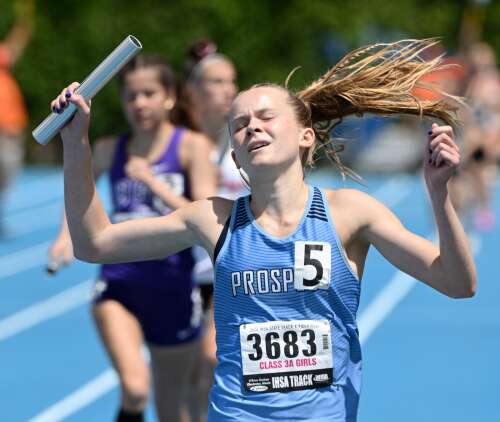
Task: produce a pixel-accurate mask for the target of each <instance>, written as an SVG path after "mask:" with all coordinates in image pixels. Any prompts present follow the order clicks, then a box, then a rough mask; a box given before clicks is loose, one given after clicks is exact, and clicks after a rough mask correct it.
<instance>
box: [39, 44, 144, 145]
mask: <svg viewBox="0 0 500 422" xmlns="http://www.w3.org/2000/svg"><path fill="white" fill-rule="evenodd" d="M141 48H142V45H141V43H140V41H139V40H138V39H137V38H135V37H134V36H132V35H129V36H127V37H126V38H125V39H124V40H123V41H122V43H121V44H120V45H119V46H118V47H116V48H115V49H114V50H113V51H112V52H111V54H110V55H109V56H108V57H106V58H105V59H104V60H103V61H102V62H101V64H99V66H97V67H96V68H95V69H94V71H93V72H92V73H91V74H90V75H89V76H87V78H85V80H84V81H83V82H82V84H81V85H80V86H79V87H78V88H77V89H76V90H75V92H76V93H78V94H80V95H81V96H82V97H83V98H85V100H86V101H88V100H90V99H91V98H92V97H93V96H94V95H96V94H97V93H98V92H99V91H100V89H101V88H102V87H103V86H104V85H106V83H107V82H108V81H109V80H110V79H111V78H112V77H113V76H114V75H115V74H116V73H117V72H118V71H120V69H121V68H122V67H123V66H125V64H126V63H127V62H128V61H129V60H130V59H131V58H132V57H134V56H135V55H136V54H137V53H138V52H139V50H140V49H141ZM75 112H76V105H75V104H73V103H69V104H68V106H67V107H66V108H65V109H64V111H63V112H62V113H61V114H57V113H55V112H52V113H51V114H50V115H49V116H48V117H47V118H46V119H45V120H44V121H43V122H42V123H40V124H39V125H38V127H37V128H36V129H35V130H34V131H33V137H34V138H35V139H36V141H37V142H38V143H39V144H42V145H46V144H47V143H48V142H49V141H50V140H51V139H52V138H53V137H54V135H56V134H57V133H58V132H59V131H60V130H61V128H62V127H63V126H64V125H65V124H66V122H67V121H68V120H69V119H71V117H72V116H73V114H74V113H75Z"/></svg>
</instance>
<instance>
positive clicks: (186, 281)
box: [101, 128, 193, 290]
mask: <svg viewBox="0 0 500 422" xmlns="http://www.w3.org/2000/svg"><path fill="white" fill-rule="evenodd" d="M183 131H184V130H183V129H182V128H176V129H175V130H174V132H173V134H172V137H171V139H170V142H169V143H168V146H167V148H166V149H165V151H164V153H163V154H162V155H161V156H160V158H159V159H158V160H157V161H156V162H154V163H153V164H152V165H151V168H152V170H153V173H154V174H155V175H156V177H158V178H159V179H161V180H164V181H165V182H166V183H168V184H169V185H170V187H171V189H172V190H173V191H174V192H175V193H176V194H177V195H182V196H185V197H186V198H190V192H189V180H188V177H187V174H186V173H185V172H184V170H183V169H182V166H181V163H180V162H179V154H178V151H179V145H180V140H181V138H182V134H183ZM128 141H129V137H128V136H127V135H124V136H121V137H120V138H119V139H118V141H117V144H116V150H115V155H114V159H113V162H112V165H111V171H110V182H111V192H112V201H113V216H112V218H113V221H114V222H120V221H124V220H130V219H135V218H144V217H152V216H160V215H166V214H169V213H170V212H171V210H170V209H169V208H168V207H167V206H166V205H165V204H164V203H163V202H162V201H161V199H160V198H158V197H156V196H155V195H153V193H152V192H151V191H150V190H149V188H148V187H147V186H146V185H145V184H143V183H142V182H139V181H137V180H133V179H131V178H129V177H128V176H127V175H126V173H125V164H126V163H127V160H128V155H127V144H128ZM192 269H193V257H192V253H191V249H186V250H183V251H181V252H179V253H176V254H174V255H170V256H169V257H167V258H165V259H161V260H153V261H141V262H131V263H127V264H105V265H103V266H102V269H101V278H103V279H106V280H120V281H134V280H141V282H143V283H144V282H146V283H149V284H158V283H161V284H162V285H163V286H164V287H166V286H165V284H167V285H169V286H170V287H171V288H172V289H175V290H179V289H181V290H188V289H191V288H192V276H191V273H192Z"/></svg>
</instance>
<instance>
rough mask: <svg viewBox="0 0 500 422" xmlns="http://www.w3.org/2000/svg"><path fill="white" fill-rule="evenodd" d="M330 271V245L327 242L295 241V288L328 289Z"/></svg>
mask: <svg viewBox="0 0 500 422" xmlns="http://www.w3.org/2000/svg"><path fill="white" fill-rule="evenodd" d="M331 271H332V255H331V246H330V244H329V243H327V242H311V241H298V242H295V264H294V280H295V281H294V285H295V289H296V290H316V289H328V287H330V276H331Z"/></svg>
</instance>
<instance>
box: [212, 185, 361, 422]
mask: <svg viewBox="0 0 500 422" xmlns="http://www.w3.org/2000/svg"><path fill="white" fill-rule="evenodd" d="M249 201H250V197H249V196H246V197H243V198H239V199H238V200H237V201H236V202H235V204H234V207H233V211H232V214H231V220H230V224H229V230H228V233H227V235H226V239H225V241H224V243H223V246H222V247H221V249H220V252H219V254H218V256H217V258H216V261H215V290H214V300H215V324H216V330H217V358H218V365H217V367H216V370H215V377H214V385H213V387H212V391H211V400H210V407H209V421H210V422H215V421H238V422H244V421H249V422H250V421H251V422H256V421H269V420H281V421H314V422H322V421H325V422H326V421H328V422H353V421H355V420H356V413H357V407H358V398H359V392H360V384H361V349H360V343H359V336H358V329H357V325H356V312H357V309H358V304H359V294H360V284H359V281H358V279H357V277H356V276H355V275H354V274H353V272H352V270H351V268H350V266H349V265H348V264H347V261H346V259H345V255H344V252H343V249H342V247H341V243H340V241H339V239H338V236H337V233H336V231H335V228H334V225H333V223H332V221H331V217H330V212H329V209H328V203H327V200H326V198H325V196H324V194H323V192H321V190H320V189H318V188H316V187H310V188H309V200H308V204H307V208H306V210H305V211H304V214H303V217H302V220H301V221H300V223H299V225H298V227H297V228H296V230H295V231H294V232H293V233H292V234H290V235H289V236H287V237H286V238H276V237H274V236H272V235H270V234H268V233H266V232H265V231H264V230H263V229H262V228H261V227H260V226H259V225H258V223H257V222H256V221H255V219H254V217H253V215H252V212H251V210H250V206H249Z"/></svg>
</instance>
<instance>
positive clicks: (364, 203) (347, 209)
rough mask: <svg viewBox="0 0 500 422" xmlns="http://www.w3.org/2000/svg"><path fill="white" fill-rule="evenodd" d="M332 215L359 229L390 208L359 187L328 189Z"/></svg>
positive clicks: (327, 193)
mask: <svg viewBox="0 0 500 422" xmlns="http://www.w3.org/2000/svg"><path fill="white" fill-rule="evenodd" d="M325 193H326V197H327V199H328V203H329V206H330V211H331V214H332V217H333V219H334V220H335V221H337V222H338V223H341V224H348V225H349V226H353V227H352V229H355V230H359V229H361V228H363V227H366V226H367V225H368V224H371V222H373V220H374V219H376V218H377V216H379V215H381V214H384V213H385V212H386V211H387V212H388V209H387V208H386V206H385V205H384V204H382V203H381V202H380V201H378V200H377V199H375V198H374V197H373V196H371V195H368V194H367V193H365V192H362V191H360V190H358V189H335V190H326V191H325Z"/></svg>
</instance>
